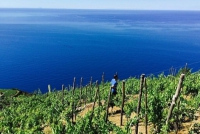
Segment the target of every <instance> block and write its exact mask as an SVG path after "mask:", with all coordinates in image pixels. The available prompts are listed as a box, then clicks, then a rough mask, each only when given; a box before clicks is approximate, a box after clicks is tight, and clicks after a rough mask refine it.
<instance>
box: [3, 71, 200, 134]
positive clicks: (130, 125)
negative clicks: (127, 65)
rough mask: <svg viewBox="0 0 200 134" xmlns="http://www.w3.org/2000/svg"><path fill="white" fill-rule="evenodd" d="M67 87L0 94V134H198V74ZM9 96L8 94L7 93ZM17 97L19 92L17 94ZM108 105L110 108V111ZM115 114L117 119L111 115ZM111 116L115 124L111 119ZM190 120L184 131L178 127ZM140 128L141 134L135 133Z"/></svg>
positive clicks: (5, 91)
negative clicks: (181, 133) (114, 88)
mask: <svg viewBox="0 0 200 134" xmlns="http://www.w3.org/2000/svg"><path fill="white" fill-rule="evenodd" d="M83 80H84V79H82V78H81V80H80V84H77V83H79V82H77V80H76V79H75V78H74V81H73V85H72V86H68V87H64V85H62V89H60V90H52V89H51V87H50V85H49V86H48V89H49V91H48V93H44V94H42V93H41V91H40V90H38V91H36V92H34V93H33V94H23V93H21V94H19V95H16V93H13V94H14V95H10V94H8V93H7V92H8V90H0V91H1V98H0V132H1V133H2V134H9V133H15V134H30V133H37V134H38V133H46V134H48V133H49V134H51V133H52V134H97V133H100V134H110V133H112V134H132V133H147V132H148V133H153V134H154V133H155V134H156V133H161V134H167V133H178V132H179V131H180V130H182V129H183V128H184V129H186V130H187V131H186V132H185V133H189V134H195V133H200V122H198V119H199V115H198V114H199V112H200V92H199V89H200V72H196V73H191V70H190V69H187V68H186V69H180V71H179V72H178V73H177V74H176V75H175V74H170V75H164V74H163V73H161V74H159V75H158V76H154V75H149V76H145V75H141V77H140V78H136V77H132V78H128V79H126V80H119V81H118V88H117V92H118V94H117V95H116V96H115V97H112V96H111V94H110V82H104V80H103V77H102V81H101V82H98V81H95V82H93V81H92V80H91V81H90V83H88V85H85V86H83V85H82V81H83ZM13 92H14V91H13ZM18 93H19V92H18ZM111 104H112V106H113V105H114V106H113V108H112V107H111ZM116 115H118V116H116ZM112 117H115V118H117V119H115V121H113V118H112ZM187 122H190V123H191V124H190V125H189V127H188V128H185V126H184V124H185V123H187ZM141 125H142V126H143V129H144V131H141V129H140V128H141Z"/></svg>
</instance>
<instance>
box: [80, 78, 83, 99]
mask: <svg viewBox="0 0 200 134" xmlns="http://www.w3.org/2000/svg"><path fill="white" fill-rule="evenodd" d="M82 83H83V77H81V82H80V102H81V99H82V88H83V86H82Z"/></svg>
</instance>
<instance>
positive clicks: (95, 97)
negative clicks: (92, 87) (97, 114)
mask: <svg viewBox="0 0 200 134" xmlns="http://www.w3.org/2000/svg"><path fill="white" fill-rule="evenodd" d="M96 87H98V81H96ZM97 94H98V88H97V90H96V92H95V96H94V103H93V106H92V113H91V116H90V122H91V121H92V118H93V114H94V107H95V103H96V99H97Z"/></svg>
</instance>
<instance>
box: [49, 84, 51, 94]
mask: <svg viewBox="0 0 200 134" xmlns="http://www.w3.org/2000/svg"><path fill="white" fill-rule="evenodd" d="M48 90H49V93H51V86H50V85H48Z"/></svg>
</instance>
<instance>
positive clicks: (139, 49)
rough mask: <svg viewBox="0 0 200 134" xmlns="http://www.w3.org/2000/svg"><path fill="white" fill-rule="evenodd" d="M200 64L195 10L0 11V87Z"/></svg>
mask: <svg viewBox="0 0 200 134" xmlns="http://www.w3.org/2000/svg"><path fill="white" fill-rule="evenodd" d="M186 63H187V64H188V67H190V68H192V71H193V72H195V71H197V70H199V69H200V11H159V10H157V11H151V10H146V11H145V10H78V9H77V10H72V9H71V10H69V9H68V10H67V9H39V8H38V9H5V8H2V9H0V79H1V80H0V88H18V89H21V90H24V91H28V92H33V91H34V90H37V89H38V88H39V89H40V90H41V91H42V92H43V93H45V92H47V91H48V90H47V85H48V84H50V85H51V88H52V89H53V88H55V89H57V90H59V89H61V85H62V84H64V85H65V86H66V87H68V86H69V85H72V83H73V79H74V77H76V84H77V85H79V84H80V78H81V77H83V84H88V83H89V81H90V78H91V77H92V80H93V82H95V81H96V80H98V81H99V82H100V81H101V78H102V74H103V72H104V74H105V81H110V80H111V79H112V76H113V74H115V73H116V72H117V73H118V75H119V79H121V80H123V79H127V78H129V77H130V76H132V77H139V76H140V75H141V74H142V73H144V74H146V75H147V76H148V75H150V74H154V75H158V74H160V73H162V72H164V73H165V74H168V73H169V69H170V68H171V67H174V68H175V69H177V71H178V69H179V68H180V67H184V66H185V64H186Z"/></svg>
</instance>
